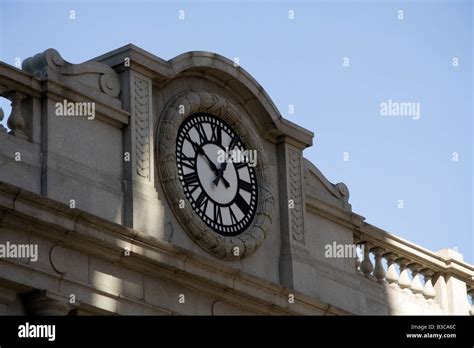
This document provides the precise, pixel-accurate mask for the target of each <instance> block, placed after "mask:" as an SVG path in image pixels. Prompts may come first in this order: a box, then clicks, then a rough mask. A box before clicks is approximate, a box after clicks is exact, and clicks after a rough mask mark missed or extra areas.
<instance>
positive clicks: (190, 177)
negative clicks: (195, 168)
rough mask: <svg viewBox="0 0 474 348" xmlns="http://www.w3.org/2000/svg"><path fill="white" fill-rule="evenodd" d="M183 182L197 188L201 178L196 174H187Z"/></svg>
mask: <svg viewBox="0 0 474 348" xmlns="http://www.w3.org/2000/svg"><path fill="white" fill-rule="evenodd" d="M183 180H184V182H185V184H186V185H187V186H197V185H199V178H198V176H197V173H196V172H193V173H189V174H185V175H184V176H183Z"/></svg>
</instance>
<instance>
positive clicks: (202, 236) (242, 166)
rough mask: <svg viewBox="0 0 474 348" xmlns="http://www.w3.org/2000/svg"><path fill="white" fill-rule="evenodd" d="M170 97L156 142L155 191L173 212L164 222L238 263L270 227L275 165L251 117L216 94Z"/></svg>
mask: <svg viewBox="0 0 474 348" xmlns="http://www.w3.org/2000/svg"><path fill="white" fill-rule="evenodd" d="M169 98H170V99H168V100H166V101H164V104H163V109H162V111H161V113H160V115H159V120H158V122H157V129H156V134H157V135H156V137H155V141H156V170H157V173H158V178H159V182H160V183H161V185H160V186H161V188H162V190H163V191H162V192H160V186H157V187H156V188H157V191H158V194H159V195H160V197H166V201H165V200H163V203H165V202H166V203H165V204H166V205H167V207H169V209H170V210H169V211H171V212H172V213H173V215H174V218H173V217H172V216H171V215H168V217H167V219H169V220H168V221H170V223H171V224H173V223H176V224H179V225H180V227H179V228H177V231H182V232H184V233H186V234H188V236H189V237H190V238H191V239H192V240H193V241H194V242H195V243H196V244H197V245H199V246H200V247H201V248H203V249H204V250H205V251H207V252H208V253H210V254H212V255H213V256H215V257H218V258H221V259H225V260H231V261H235V260H240V259H243V258H245V257H247V256H249V255H251V254H252V253H253V252H255V250H257V249H258V247H259V246H260V245H261V244H262V242H263V241H264V240H265V238H266V236H267V235H269V234H271V233H272V230H273V228H272V219H273V217H274V216H275V213H274V207H275V198H274V194H273V192H275V189H276V188H275V185H274V184H272V180H271V178H272V176H274V175H276V168H274V167H273V170H271V168H272V167H271V166H270V160H269V158H268V156H267V151H266V148H265V146H264V143H263V142H264V140H263V139H264V137H263V136H262V135H261V134H263V132H265V131H266V130H265V129H262V128H260V129H259V128H258V127H257V126H256V123H254V122H253V118H256V117H257V115H258V114H257V113H255V114H249V112H248V110H246V109H245V108H243V107H242V106H241V105H240V104H239V103H235V102H234V101H232V100H231V99H230V98H228V96H224V95H221V94H219V93H214V92H208V91H204V90H201V91H183V92H181V93H178V94H176V95H174V96H170V97H169ZM260 132H262V133H260ZM161 193H163V195H161ZM165 204H164V205H165ZM165 214H166V212H165ZM178 233H179V232H178Z"/></svg>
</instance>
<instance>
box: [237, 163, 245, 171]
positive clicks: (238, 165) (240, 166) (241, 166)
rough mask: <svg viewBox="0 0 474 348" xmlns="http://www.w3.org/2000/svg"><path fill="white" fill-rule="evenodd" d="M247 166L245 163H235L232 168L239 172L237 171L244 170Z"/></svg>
mask: <svg viewBox="0 0 474 348" xmlns="http://www.w3.org/2000/svg"><path fill="white" fill-rule="evenodd" d="M246 166H247V163H245V162H237V163H234V167H235V169H237V170H239V169H242V168H245V167H246Z"/></svg>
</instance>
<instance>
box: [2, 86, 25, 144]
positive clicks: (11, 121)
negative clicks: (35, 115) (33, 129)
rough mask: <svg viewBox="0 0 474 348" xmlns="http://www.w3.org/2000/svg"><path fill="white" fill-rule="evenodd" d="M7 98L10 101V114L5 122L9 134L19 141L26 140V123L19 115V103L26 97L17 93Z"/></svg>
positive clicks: (20, 114)
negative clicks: (19, 139)
mask: <svg viewBox="0 0 474 348" xmlns="http://www.w3.org/2000/svg"><path fill="white" fill-rule="evenodd" d="M8 98H9V99H10V100H11V101H12V103H11V106H12V113H11V114H10V117H9V118H8V122H7V124H8V127H9V128H10V129H11V131H10V134H12V135H14V136H16V137H18V138H21V139H27V138H28V137H27V136H26V134H25V127H26V123H25V119H24V118H23V114H22V113H21V102H22V101H23V100H24V99H25V98H26V96H25V95H24V94H22V93H19V92H12V93H10V94H9V95H8Z"/></svg>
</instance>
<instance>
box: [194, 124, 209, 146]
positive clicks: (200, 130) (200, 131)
mask: <svg viewBox="0 0 474 348" xmlns="http://www.w3.org/2000/svg"><path fill="white" fill-rule="evenodd" d="M195 129H196V131H197V132H198V135H199V143H200V144H201V145H202V144H204V143H206V142H207V141H208V140H207V135H206V131H205V130H204V128H203V126H202V124H201V123H198V124H196V126H195Z"/></svg>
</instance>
